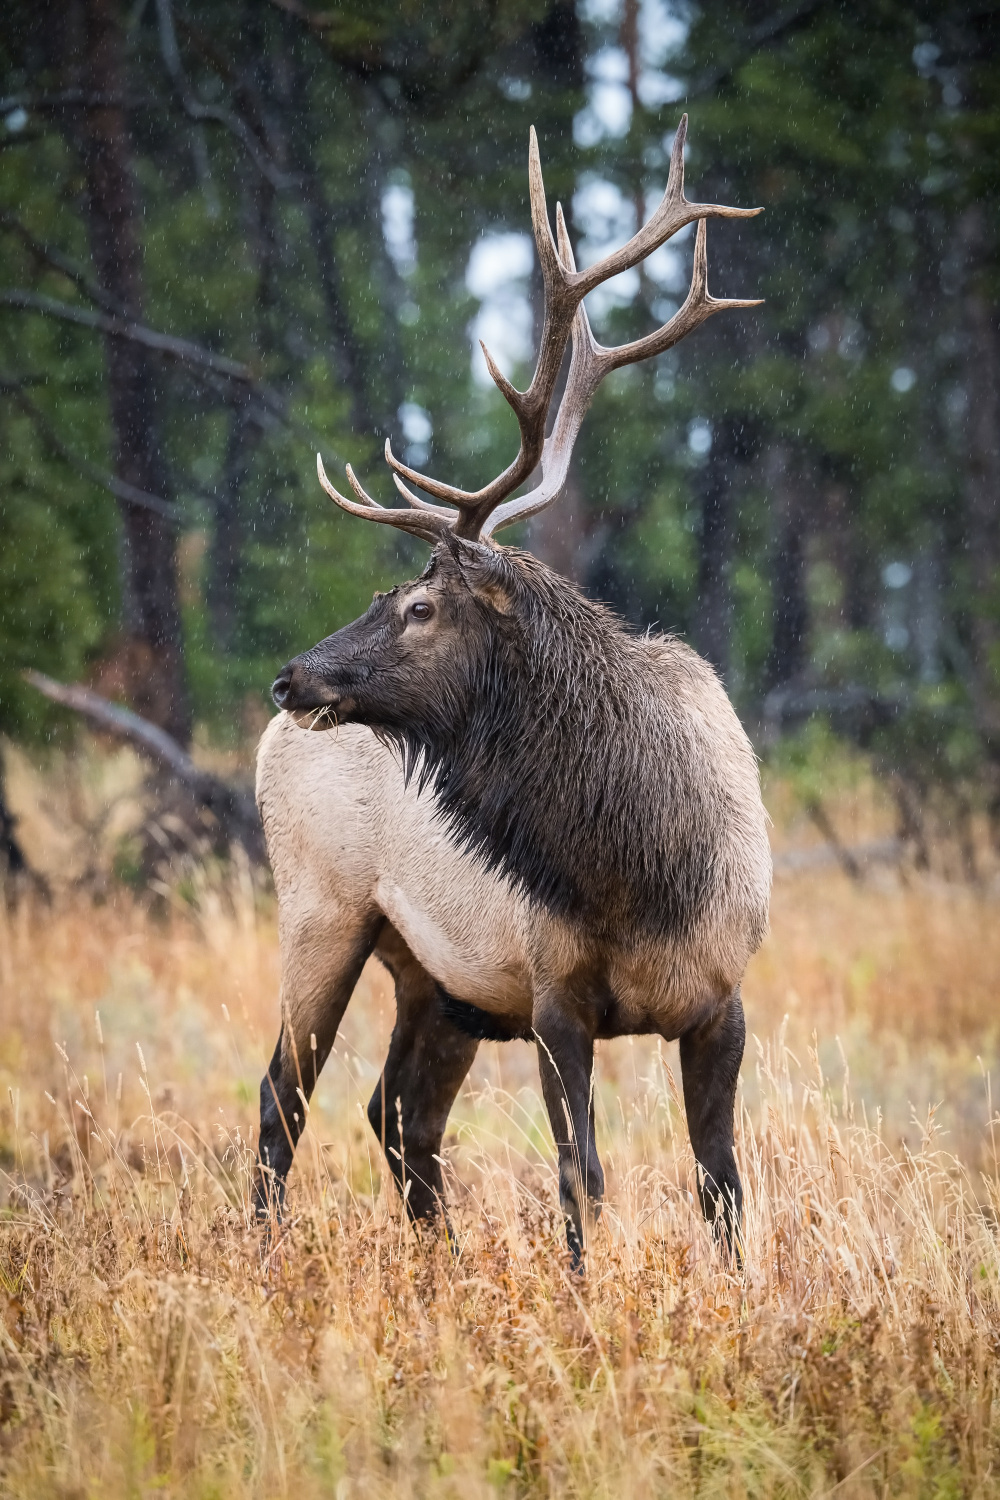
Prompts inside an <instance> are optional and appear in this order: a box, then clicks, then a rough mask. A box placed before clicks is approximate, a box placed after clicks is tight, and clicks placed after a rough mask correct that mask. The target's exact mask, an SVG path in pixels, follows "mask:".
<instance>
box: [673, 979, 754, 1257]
mask: <svg viewBox="0 0 1000 1500" xmlns="http://www.w3.org/2000/svg"><path fill="white" fill-rule="evenodd" d="M745 1041H746V1022H745V1021H744V1019H743V1002H742V1000H741V999H740V992H739V990H738V989H737V990H734V991H733V993H732V995H731V996H730V998H729V1000H728V1002H727V1003H726V1005H725V1006H723V1007H722V1009H721V1010H720V1011H719V1012H718V1014H717V1015H715V1016H713V1017H712V1020H711V1021H709V1022H708V1023H707V1024H706V1025H704V1026H698V1027H695V1028H694V1029H693V1030H691V1031H688V1032H685V1034H684V1035H683V1036H682V1037H681V1076H682V1079H683V1082H684V1108H685V1110H686V1111H687V1120H688V1131H689V1132H690V1135H691V1146H692V1148H693V1150H694V1154H695V1159H696V1160H697V1162H698V1166H699V1168H700V1171H699V1174H698V1195H699V1197H700V1198H701V1207H702V1212H703V1213H704V1215H705V1218H706V1219H707V1220H708V1221H709V1223H711V1224H713V1225H715V1226H716V1229H717V1232H719V1234H720V1236H721V1238H722V1239H723V1240H724V1242H725V1244H726V1246H727V1247H728V1249H729V1251H730V1253H732V1254H734V1255H735V1256H736V1257H737V1259H739V1255H740V1249H739V1234H740V1224H741V1221H742V1214H743V1188H742V1185H741V1183H740V1177H739V1173H738V1172H737V1170H736V1157H735V1155H734V1153H733V1114H734V1110H735V1105H736V1084H737V1080H738V1078H739V1074H740V1063H741V1062H742V1061H743V1045H744V1042H745Z"/></svg>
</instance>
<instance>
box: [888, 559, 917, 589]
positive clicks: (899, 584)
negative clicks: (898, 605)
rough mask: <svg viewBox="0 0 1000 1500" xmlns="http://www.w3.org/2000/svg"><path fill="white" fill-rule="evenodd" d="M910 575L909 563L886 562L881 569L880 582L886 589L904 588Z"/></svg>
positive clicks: (911, 572) (911, 571)
mask: <svg viewBox="0 0 1000 1500" xmlns="http://www.w3.org/2000/svg"><path fill="white" fill-rule="evenodd" d="M912 577H913V569H912V568H911V567H910V565H909V563H905V562H891V563H886V565H885V567H884V568H883V569H882V582H883V583H884V584H885V586H886V588H887V589H905V588H906V585H907V584H908V583H909V581H910V579H911V578H912Z"/></svg>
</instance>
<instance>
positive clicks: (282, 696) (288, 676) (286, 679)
mask: <svg viewBox="0 0 1000 1500" xmlns="http://www.w3.org/2000/svg"><path fill="white" fill-rule="evenodd" d="M294 676H295V668H294V666H292V664H291V663H289V664H288V666H287V667H282V669H281V671H280V672H279V673H278V675H277V677H276V678H275V679H274V681H273V682H272V684H271V697H272V698H273V699H274V701H275V703H276V704H277V705H278V707H279V708H284V707H285V706H286V705H287V703H288V700H289V698H290V697H291V694H292V679H293V678H294Z"/></svg>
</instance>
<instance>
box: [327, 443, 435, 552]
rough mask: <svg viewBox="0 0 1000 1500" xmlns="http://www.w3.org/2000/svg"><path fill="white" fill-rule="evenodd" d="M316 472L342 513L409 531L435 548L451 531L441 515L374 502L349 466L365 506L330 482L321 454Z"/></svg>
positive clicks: (353, 482) (358, 493) (349, 472)
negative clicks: (396, 508)
mask: <svg viewBox="0 0 1000 1500" xmlns="http://www.w3.org/2000/svg"><path fill="white" fill-rule="evenodd" d="M316 473H317V475H318V477H319V482H320V484H321V485H322V486H323V488H324V489H325V490H326V493H327V494H328V495H329V497H330V499H331V500H332V501H333V502H334V504H335V505H339V506H340V508H341V510H346V511H347V513H348V515H352V516H362V517H363V518H364V519H365V520H366V521H382V522H384V523H385V524H386V525H387V526H396V527H398V528H399V529H400V530H401V531H408V532H410V533H411V534H412V535H413V536H418V537H420V538H421V539H422V540H423V541H425V542H430V543H431V545H432V546H433V545H434V544H435V543H437V542H439V541H440V540H441V538H442V536H443V535H444V533H445V531H448V530H450V527H449V526H448V525H447V524H445V523H444V522H442V520H441V518H440V517H439V516H436V515H424V514H423V513H422V512H420V511H412V510H389V509H388V508H387V507H386V506H384V505H379V503H378V501H377V500H373V499H372V497H371V495H368V494H366V493H365V491H364V490H363V489H362V487H361V485H360V484H359V483H358V481H357V478H356V477H355V474H354V470H353V469H352V468H351V466H350V464H348V465H347V477H348V479H349V480H350V483H351V487H352V489H353V490H354V492H355V494H357V495H360V496H361V497H362V499H363V502H364V503H363V504H361V505H356V504H355V502H354V501H353V500H348V499H347V497H346V495H342V494H341V493H340V491H339V490H338V489H336V487H335V486H334V485H333V484H331V483H330V480H329V478H328V477H327V472H326V469H325V468H324V467H323V455H322V454H321V453H317V455H316Z"/></svg>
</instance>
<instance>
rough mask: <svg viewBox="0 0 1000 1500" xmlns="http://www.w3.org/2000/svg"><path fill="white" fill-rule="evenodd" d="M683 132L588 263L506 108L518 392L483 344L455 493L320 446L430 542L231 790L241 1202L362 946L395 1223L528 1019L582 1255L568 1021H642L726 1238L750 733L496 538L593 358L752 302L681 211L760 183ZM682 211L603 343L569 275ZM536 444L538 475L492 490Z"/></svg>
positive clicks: (639, 256)
mask: <svg viewBox="0 0 1000 1500" xmlns="http://www.w3.org/2000/svg"><path fill="white" fill-rule="evenodd" d="M686 129H687V119H686V116H685V117H684V118H683V119H682V120H681V123H680V126H679V127H678V130H677V135H676V138H675V140H674V145H673V151H672V155H671V163H670V175H669V181H668V184H667V189H666V192H665V194H664V197H663V200H662V202H661V203H660V205H659V207H658V208H657V210H656V212H655V213H654V215H653V217H652V218H651V219H650V221H649V223H648V224H646V225H645V227H643V228H640V229H639V231H638V233H637V234H636V235H635V236H634V237H633V238H632V239H631V240H630V241H629V242H628V244H626V245H624V246H623V247H622V248H621V249H619V250H615V251H614V252H613V253H611V254H609V255H608V256H606V257H605V258H604V259H603V260H601V261H599V262H597V264H595V265H592V266H588V267H587V268H586V269H585V270H582V271H580V270H577V268H576V264H575V261H574V257H573V251H572V248H571V245H570V240H569V236H568V234H567V231H566V224H565V221H564V218H563V214H562V210H561V208H559V207H557V209H556V216H555V222H556V234H555V237H553V234H552V231H551V227H550V224H549V218H548V211H547V207H546V202H545V190H544V186H543V183H542V173H541V167H540V164H539V157H538V145H537V141H536V139H535V134H534V131H532V133H531V143H530V157H529V177H530V194H531V217H532V224H533V227H534V235H535V243H536V245H537V247H538V256H539V260H540V263H541V272H542V278H543V282H544V290H545V316H544V325H543V329H542V334H541V344H540V349H539V353H538V361H537V365H536V368H535V373H534V376H533V378H532V381H531V384H530V386H529V387H528V389H527V390H526V391H519V390H517V389H516V388H515V387H514V386H513V385H512V384H511V383H510V381H509V380H507V379H506V377H505V376H504V375H503V374H502V372H501V371H500V370H499V369H498V368H497V366H496V364H495V362H494V361H493V359H492V358H491V356H490V354H489V353H488V351H486V350H485V349H484V353H485V355H486V360H487V364H488V366H489V369H490V373H491V375H492V377H493V379H494V380H495V381H496V383H497V385H498V386H499V387H500V390H501V391H502V393H503V395H504V396H505V397H506V399H507V401H508V403H509V404H510V406H511V408H512V409H513V411H514V414H515V416H516V417H517V421H518V425H519V428H520V436H521V442H520V448H519V450H518V453H517V457H516V458H515V459H514V461H513V463H511V464H510V466H509V467H508V468H507V469H506V470H505V471H504V472H503V473H502V474H501V475H500V476H499V477H498V478H496V479H494V480H492V481H491V482H490V483H489V484H487V485H486V486H485V487H484V488H483V489H481V490H477V491H475V492H471V493H470V492H467V491H465V490H461V489H456V488H454V487H453V486H452V485H449V484H443V483H441V482H440V481H439V480H437V479H432V478H430V477H429V476H427V475H425V474H420V473H417V472H416V471H415V470H413V469H411V468H409V467H407V465H406V464H404V463H401V462H400V461H399V459H398V458H396V457H395V455H394V454H393V452H392V449H391V447H390V445H389V444H388V443H386V450H385V456H386V460H387V462H388V464H389V466H390V468H391V470H392V474H393V479H394V480H395V483H396V486H397V488H398V489H399V491H400V493H401V494H402V496H403V498H404V500H405V501H406V502H407V504H406V508H402V507H383V506H381V505H379V504H378V503H377V502H376V501H375V500H373V499H372V498H371V496H369V495H368V494H366V492H365V490H364V489H363V488H362V486H361V484H360V483H359V482H358V480H357V478H356V477H355V474H354V472H353V470H352V469H351V467H350V465H348V468H347V478H348V481H349V483H350V487H351V489H352V490H353V493H354V496H355V498H354V499H349V498H347V497H346V496H344V495H342V494H340V493H339V491H338V490H336V489H335V488H334V486H333V485H332V484H331V483H330V481H329V479H328V478H327V476H326V473H325V471H324V468H323V463H322V459H321V458H319V457H317V466H318V472H319V479H320V482H321V483H322V485H323V487H324V489H325V490H326V491H327V493H328V494H329V495H330V497H331V499H333V500H334V501H335V502H336V504H337V505H339V506H340V507H341V509H342V510H345V511H347V512H348V513H349V514H350V515H353V516H359V517H361V518H362V519H363V520H367V521H375V522H378V523H379V524H380V525H384V526H396V527H399V528H400V529H401V530H403V531H406V532H409V533H410V535H412V536H416V537H419V538H421V539H422V540H423V541H426V542H428V543H429V544H430V545H431V547H432V548H433V551H432V553H431V558H430V562H429V563H428V565H427V567H426V568H425V569H424V571H423V573H422V574H421V575H420V577H419V578H417V579H415V580H414V581H413V582H410V583H402V584H399V585H397V586H396V587H395V588H394V589H392V590H391V591H390V592H389V593H387V594H376V596H375V598H374V600H373V601H372V604H371V607H370V609H369V610H368V612H367V613H366V614H365V615H363V616H362V617H361V618H360V619H358V620H355V621H354V623H353V624H351V625H346V626H344V628H343V629H341V630H338V631H337V632H336V634H334V635H331V636H329V637H328V638H327V639H326V640H324V641H321V642H320V643H319V644H318V645H317V646H314V647H313V648H312V650H310V651H306V652H304V653H303V654H302V655H301V656H297V657H296V658H295V659H294V660H293V661H291V662H289V663H288V665H287V666H286V667H284V668H282V670H281V672H280V674H279V676H278V678H277V680H276V682H275V683H274V687H273V695H274V700H275V702H276V704H277V705H278V707H279V708H280V709H282V710H283V712H282V713H280V714H279V715H278V716H277V717H276V718H275V719H274V720H273V721H272V722H271V725H270V726H269V728H268V730H267V731H266V733H265V735H264V738H263V740H262V743H261V747H260V753H259V756H258V762H257V795H258V801H259V805H260V811H261V815H262V818H263V822H264V828H265V832H266V835H267V843H268V849H269V851H270V856H271V861H272V865H273V869H274V879H275V884H276V887H277V893H278V902H279V923H280V941H281V956H282V966H283V974H282V993H281V1032H280V1035H279V1038H278V1044H277V1047H276V1048H275V1052H274V1056H273V1058H272V1060H271V1063H270V1065H269V1067H268V1070H267V1073H266V1074H265V1077H264V1079H263V1082H262V1084H261V1123H260V1140H259V1147H258V1152H259V1158H258V1160H259V1165H258V1172H257V1177H256V1188H255V1191H256V1199H257V1204H258V1210H259V1212H261V1213H262V1214H266V1213H268V1212H269V1211H270V1208H271V1207H273V1206H277V1207H278V1208H280V1204H281V1199H282V1194H283V1191H284V1183H285V1178H286V1175H287V1173H288V1170H289V1168H290V1166H291V1162H292V1155H293V1151H294V1148H295V1144H296V1141H297V1140H298V1137H299V1134H300V1132H301V1130H302V1128H303V1125H304V1123H305V1106H306V1100H307V1098H308V1096H309V1094H310V1092H311V1089H312V1087H313V1086H314V1084H315V1081H316V1076H317V1073H318V1071H319V1069H320V1068H322V1066H323V1063H324V1061H325V1059H326V1057H327V1055H328V1054H329V1052H330V1049H331V1047H332V1045H333V1042H334V1038H335V1036H336V1033H337V1028H338V1026H339V1024H340V1020H341V1017H342V1016H343V1014H344V1011H345V1008H346V1006H347V1004H348V1001H349V1000H350V997H351V993H352V991H353V989H354V987H355V984H356V982H357V980H358V976H359V975H360V973H361V969H362V966H363V965H364V963H365V961H366V959H367V958H368V957H369V956H370V955H371V954H373V953H374V954H375V955H376V956H377V957H378V958H379V959H381V960H382V962H383V963H384V964H385V965H386V967H387V968H388V969H389V971H390V973H391V974H392V975H393V977H394V979H395V985H396V1003H397V1017H396V1024H395V1029H394V1031H393V1034H392V1040H391V1043H390V1047H389V1054H388V1057H387V1059H386V1063H385V1067H384V1070H383V1073H382V1077H381V1080H380V1082H379V1084H378V1086H377V1087H376V1089H375V1093H374V1095H373V1097H372V1100H371V1104H370V1106H369V1110H368V1116H369V1120H370V1121H371V1124H372V1126H373V1127H374V1129H375V1132H376V1134H377V1135H378V1136H379V1138H380V1140H381V1142H382V1146H383V1150H384V1151H385V1152H386V1155H387V1160H388V1163H389V1166H390V1168H391V1170H392V1172H393V1174H394V1176H395V1179H396V1182H397V1184H398V1185H399V1187H400V1189H401V1190H402V1191H403V1193H404V1197H405V1199H406V1203H407V1208H408V1211H409V1213H410V1214H411V1215H412V1216H413V1217H414V1218H415V1219H417V1220H420V1219H427V1218H433V1217H434V1216H436V1215H440V1214H443V1207H442V1200H443V1181H442V1176H441V1169H440V1165H439V1160H438V1154H439V1152H440V1149H441V1140H442V1135H443V1132H444V1128H445V1124H446V1121H447V1118H448V1113H449V1111H450V1109H451V1106H452V1103H453V1102H454V1099H455V1096H456V1094H457V1092H458V1090H459V1088H460V1086H461V1084H462V1081H463V1079H464V1078H465V1076H466V1074H467V1072H468V1070H469V1067H470V1066H471V1063H472V1060H473V1057H474V1055H475V1052H476V1048H477V1046H478V1044H479V1041H480V1040H481V1039H483V1038H491V1039H495V1040H503V1039H510V1038H514V1037H524V1038H529V1039H534V1040H535V1042H536V1043H537V1047H538V1061H539V1068H540V1073H541V1084H542V1092H543V1096H544V1099H545V1105H546V1108H547V1111H548V1116H549V1120H550V1122H551V1126H552V1131H553V1134H554V1137H555V1141H556V1146H557V1149H558V1158H559V1195H560V1203H561V1205H562V1209H563V1212H564V1214H565V1218H566V1229H567V1237H568V1241H569V1248H570V1252H571V1254H572V1256H573V1259H574V1262H575V1263H577V1264H579V1261H580V1257H581V1255H582V1252H583V1248H584V1245H585V1240H586V1235H587V1232H588V1226H589V1224H590V1223H592V1222H593V1220H594V1218H595V1217H596V1215H597V1213H599V1211H600V1202H601V1196H602V1192H603V1185H604V1177H603V1172H602V1170H601V1165H600V1162H599V1161H598V1157H597V1151H596V1147H595V1141H594V1108H593V1089H592V1072H593V1060H594V1042H595V1040H596V1039H597V1038H600V1037H616V1036H623V1035H633V1034H639V1033H656V1034H658V1035H660V1036H662V1037H664V1038H667V1039H673V1038H679V1039H680V1056H681V1068H682V1073H683V1087H684V1100H685V1107H686V1111H687V1118H688V1127H689V1130H690V1134H691V1141H692V1145H693V1148H694V1153H695V1156H696V1158H697V1161H698V1163H699V1169H700V1170H699V1174H698V1180H699V1191H700V1197H701V1203H702V1208H703V1210H704V1212H705V1214H706V1216H708V1217H709V1218H711V1219H713V1220H714V1221H715V1222H716V1223H717V1224H718V1226H719V1227H720V1230H721V1231H722V1232H723V1233H724V1235H725V1236H726V1237H727V1239H728V1240H729V1242H730V1243H732V1241H733V1239H734V1237H735V1236H737V1234H738V1226H739V1223H740V1214H741V1205H742V1189H741V1186H740V1180H739V1175H738V1173H737V1169H736V1161H735V1157H734V1153H733V1111H734V1098H735V1090H736V1082H737V1075H738V1071H739V1067H740V1062H741V1059H742V1056H743V1045H744V1034H745V1028H744V1020H743V1008H742V1004H741V1000H740V981H741V978H742V975H743V972H744V969H745V967H746V964H747V961H748V959H749V957H750V955H751V954H752V953H753V952H754V950H755V949H756V948H757V947H758V945H759V944H760V942H761V940H762V938H763V936H764V933H765V930H766V926H767V907H768V897H769V892H770V882H771V859H770V851H769V847H768V840H767V834H766V828H765V814H764V809H763V806H762V804H761V798H760V784H759V777H758V771H757V763H756V759H755V757H754V753H753V750H752V749H751V746H750V743H749V741H748V739H747V737H746V735H745V734H744V732H743V729H742V728H741V726H740V723H739V720H738V719H737V717H736V714H735V712H734V711H733V708H732V706H731V705H730V703H729V700H728V698H727V697H726V694H725V692H724V690H723V688H722V685H721V683H720V682H719V679H718V678H717V677H716V675H715V673H714V672H713V670H712V668H711V667H710V666H709V665H708V664H707V663H706V662H705V661H703V660H702V659H701V657H699V656H698V655H697V654H696V653H695V652H694V651H692V650H691V649H690V648H689V647H688V646H686V645H685V644H683V643H682V642H681V641H679V640H677V639H675V638H673V637H671V636H669V635H641V636H640V635H636V634H633V633H632V632H630V631H629V630H628V629H627V628H626V627H625V626H624V625H623V623H622V622H621V621H619V620H618V619H617V618H616V617H615V616H614V615H613V614H612V613H611V611H610V610H608V609H607V608H605V607H604V606H603V605H601V604H598V603H595V602H593V601H592V600H590V599H588V598H586V597H585V596H584V595H583V594H582V593H581V592H580V590H579V589H577V588H576V587H574V585H573V584H571V583H569V582H568V581H567V580H566V579H564V578H561V577H560V576H559V575H558V574H556V573H554V572H552V571H551V570H550V569H549V568H547V567H545V566H544V565H543V564H542V563H540V562H539V561H538V560H537V559H536V558H534V557H532V556H531V555H530V554H529V553H527V552H523V551H520V550H518V549H516V548H505V547H500V546H498V545H497V543H496V542H495V540H494V537H495V535H496V533H497V532H498V531H499V530H500V529H501V528H502V527H504V526H510V525H512V524H513V523H514V522H517V521H522V520H524V519H525V518H526V517H528V516H532V515H535V514H537V513H538V512H539V511H540V510H542V509H543V507H545V506H547V505H550V504H551V503H552V502H553V501H554V500H555V499H556V498H557V496H558V495H559V492H560V490H561V489H562V487H563V484H564V483H565V480H566V474H567V469H568V466H569V461H570V455H571V453H572V450H573V443H574V440H575V438H576V436H577V433H578V432H579V430H580V425H581V422H582V420H583V417H584V414H585V412H586V410H587V407H588V406H589V404H590V401H591V399H592V397H593V395H594V392H595V391H596V390H597V387H598V385H599V384H600V382H601V381H602V380H603V379H604V377H605V375H607V374H608V373H609V372H610V371H612V370H617V369H619V368H621V366H623V365H628V364H632V363H634V362H636V361H638V360H642V359H648V358H651V357H652V356H654V355H657V354H661V353H662V352H663V351H664V350H667V349H670V348H671V347H672V346H673V345H674V344H676V343H677V342H678V340H680V339H682V338H683V337H684V336H685V335H686V334H688V333H690V332H692V331H693V330H694V329H695V328H697V327H699V325H700V324H702V323H704V322H705V321H706V319H707V318H710V317H711V316H712V315H713V314H714V313H717V312H719V311H721V310H722V309H723V308H735V307H753V306H755V305H756V304H755V303H754V302H747V301H732V300H718V299H716V298H715V297H712V296H710V295H709V292H708V286H707V272H706V252H705V226H706V220H707V219H709V218H721V219H736V218H745V217H747V216H749V215H751V214H753V213H756V212H758V210H756V209H739V208H727V207H721V206H719V205H716V204H706V203H690V202H689V201H688V200H687V198H686V197H685V195H684V141H685V135H686ZM693 220H696V221H697V224H698V230H697V237H696V240H695V250H694V269H693V274H692V279H691V286H690V290H689V292H688V295H687V298H686V300H685V302H684V303H683V305H682V306H681V308H680V309H679V311H678V312H677V313H676V314H675V315H674V316H673V317H672V318H671V319H670V321H669V322H668V323H666V324H664V326H663V327H662V328H660V329H658V330H657V331H656V332H654V333H650V334H648V335H647V336H646V337H645V338H640V339H638V340H636V341H635V342H634V343H630V344H626V345H624V346H622V347H620V348H604V347H602V346H601V345H600V344H598V343H597V342H596V341H595V339H594V337H593V335H592V333H591V329H590V324H589V322H588V319H587V314H586V312H585V310H584V298H585V297H586V295H587V293H588V292H591V291H593V290H594V288H595V287H597V286H599V285H600V284H601V283H602V282H604V281H607V279H608V278H609V277H611V276H615V275H617V274H618V273H619V272H620V271H624V270H625V269H627V268H628V267H631V266H635V265H637V264H638V263H639V262H641V261H642V260H643V259H644V258H645V257H646V256H647V255H649V254H650V252H651V251H653V250H655V249H656V248H657V246H659V245H661V244H663V243H664V241H666V240H667V239H669V238H670V237H671V235H674V234H676V233H677V231H678V230H679V229H681V228H683V227H684V226H685V225H686V224H689V223H691V222H692V221H693ZM570 343H571V344H572V353H571V357H570V361H569V369H568V374H567V378H566V384H565V389H564V393H563V396H562V399H561V401H560V402H559V407H558V411H557V412H556V416H555V420H554V422H553V423H552V426H551V431H550V433H549V435H548V436H546V425H547V418H548V413H549V407H550V404H551V402H552V399H553V393H554V391H555V388H556V384H557V381H558V377H559V373H560V368H561V366H562V364H563V358H564V354H565V352H566V348H567V345H568V344H570ZM536 470H539V471H540V478H539V482H538V483H537V484H536V486H535V488H534V489H531V490H530V491H529V492H528V493H527V494H525V495H523V496H521V497H520V498H511V497H512V496H514V493H515V491H516V490H518V488H519V487H520V486H521V485H522V483H523V482H524V481H525V480H527V479H528V478H529V477H530V476H531V475H532V474H533V473H535V471H536ZM411 486H413V487H415V488H416V489H420V490H422V491H423V492H424V494H425V495H429V496H431V497H432V499H429V500H428V499H424V498H423V497H422V496H420V495H418V494H416V493H415V488H411ZM307 731H313V732H307ZM315 731H327V732H325V733H317V732H315Z"/></svg>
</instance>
